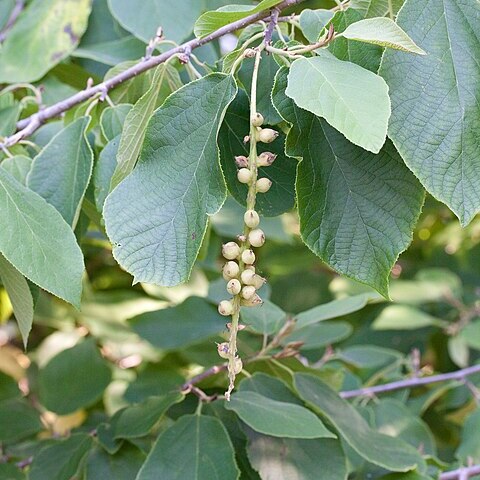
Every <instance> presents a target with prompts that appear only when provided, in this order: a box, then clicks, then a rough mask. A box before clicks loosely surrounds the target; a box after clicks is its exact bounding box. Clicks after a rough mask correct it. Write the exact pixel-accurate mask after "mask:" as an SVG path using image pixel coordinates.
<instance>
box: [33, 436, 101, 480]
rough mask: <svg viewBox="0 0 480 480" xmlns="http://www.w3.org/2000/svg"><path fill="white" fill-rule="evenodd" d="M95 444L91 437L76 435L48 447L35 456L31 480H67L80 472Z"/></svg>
mask: <svg viewBox="0 0 480 480" xmlns="http://www.w3.org/2000/svg"><path fill="white" fill-rule="evenodd" d="M92 443H93V439H92V437H91V436H90V435H86V434H85V433H76V434H73V435H72V436H71V437H69V438H67V439H66V440H60V441H58V442H55V443H54V444H51V445H48V446H46V447H45V448H43V449H42V450H40V452H39V453H38V454H37V455H35V456H34V458H33V462H32V465H31V467H30V470H29V473H28V478H29V480H65V479H66V478H73V477H74V476H75V475H76V473H77V472H78V470H79V468H80V466H81V464H82V461H83V460H84V458H85V457H86V455H87V453H88V451H89V450H90V448H91V446H92Z"/></svg>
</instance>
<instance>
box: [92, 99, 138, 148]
mask: <svg viewBox="0 0 480 480" xmlns="http://www.w3.org/2000/svg"><path fill="white" fill-rule="evenodd" d="M132 106H133V105H130V104H129V103H121V104H120V105H115V106H114V107H107V108H106V109H105V110H104V111H103V112H102V115H101V116H100V127H101V129H102V133H103V135H104V136H105V138H106V139H107V141H110V140H113V139H114V138H115V137H116V136H118V135H120V134H121V133H122V128H123V124H124V122H125V118H126V117H127V115H128V112H130V110H131V109H132Z"/></svg>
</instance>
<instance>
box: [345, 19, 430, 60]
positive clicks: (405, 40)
mask: <svg viewBox="0 0 480 480" xmlns="http://www.w3.org/2000/svg"><path fill="white" fill-rule="evenodd" d="M342 35H343V37H345V38H349V39H350V40H357V41H359V42H365V43H372V44H374V45H380V46H381V47H388V48H393V49H395V50H403V51H404V52H410V53H416V54H418V55H426V53H425V52H424V51H423V50H422V49H421V48H420V47H419V46H418V45H417V44H416V43H415V42H414V41H413V40H412V39H411V38H410V37H409V36H408V35H407V34H406V33H405V32H404V31H403V30H402V29H401V28H400V27H399V26H398V25H397V24H396V23H395V22H394V21H393V20H391V19H389V18H369V19H366V20H360V21H359V22H355V23H352V24H351V25H349V26H348V27H347V28H346V29H345V30H344V31H343V32H342Z"/></svg>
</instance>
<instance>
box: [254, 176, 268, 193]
mask: <svg viewBox="0 0 480 480" xmlns="http://www.w3.org/2000/svg"><path fill="white" fill-rule="evenodd" d="M271 186H272V181H271V180H270V179H268V178H259V179H258V180H257V183H256V184H255V188H256V190H257V192H259V193H266V192H268V191H269V190H270V187H271Z"/></svg>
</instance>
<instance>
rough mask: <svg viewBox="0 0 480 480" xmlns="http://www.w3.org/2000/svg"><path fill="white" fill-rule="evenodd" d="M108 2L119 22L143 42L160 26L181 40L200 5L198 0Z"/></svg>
mask: <svg viewBox="0 0 480 480" xmlns="http://www.w3.org/2000/svg"><path fill="white" fill-rule="evenodd" d="M108 5H109V7H110V11H111V12H112V14H113V16H114V17H115V19H116V20H117V21H118V22H119V23H120V25H122V27H123V28H125V29H126V30H128V31H129V32H131V33H133V34H134V35H135V36H136V37H137V38H139V39H140V40H143V41H144V42H145V43H147V42H148V41H149V40H150V39H151V38H153V37H155V33H156V31H157V29H158V27H160V26H161V27H162V30H163V33H164V35H165V37H166V38H168V39H169V40H173V41H175V42H181V41H182V40H185V39H186V38H187V37H188V36H189V35H190V34H191V33H192V26H193V24H194V23H195V20H196V19H197V18H198V16H199V15H200V13H201V12H202V10H203V9H204V5H203V2H202V1H200V0H195V1H193V2H191V1H181V2H176V3H175V2H172V1H171V0H142V1H141V2H138V3H137V4H136V5H135V7H134V8H132V2H131V0H108Z"/></svg>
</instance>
